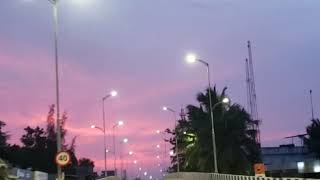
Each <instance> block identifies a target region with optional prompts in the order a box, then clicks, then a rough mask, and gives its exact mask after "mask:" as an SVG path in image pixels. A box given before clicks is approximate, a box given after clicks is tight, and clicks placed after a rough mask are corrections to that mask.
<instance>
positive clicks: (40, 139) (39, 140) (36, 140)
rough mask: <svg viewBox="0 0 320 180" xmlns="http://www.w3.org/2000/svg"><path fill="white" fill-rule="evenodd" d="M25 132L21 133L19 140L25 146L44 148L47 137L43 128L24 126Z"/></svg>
mask: <svg viewBox="0 0 320 180" xmlns="http://www.w3.org/2000/svg"><path fill="white" fill-rule="evenodd" d="M24 130H25V131H26V134H24V135H22V137H21V139H20V140H21V142H22V144H23V145H24V147H25V148H34V149H44V148H46V141H47V137H46V136H45V135H46V134H45V131H44V129H42V128H40V127H36V128H34V129H33V128H31V127H29V126H28V127H26V128H24Z"/></svg>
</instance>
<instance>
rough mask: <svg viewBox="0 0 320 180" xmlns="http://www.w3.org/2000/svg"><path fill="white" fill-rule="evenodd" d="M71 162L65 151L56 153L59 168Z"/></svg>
mask: <svg viewBox="0 0 320 180" xmlns="http://www.w3.org/2000/svg"><path fill="white" fill-rule="evenodd" d="M70 162H71V157H70V154H69V153H68V152H66V151H61V152H58V153H57V155H56V163H57V164H58V165H59V166H66V165H68V164H69V163H70Z"/></svg>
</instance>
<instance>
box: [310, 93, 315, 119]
mask: <svg viewBox="0 0 320 180" xmlns="http://www.w3.org/2000/svg"><path fill="white" fill-rule="evenodd" d="M310 105H311V118H312V119H314V113H313V98H312V90H311V89H310Z"/></svg>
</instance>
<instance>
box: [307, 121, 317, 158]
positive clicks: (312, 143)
mask: <svg viewBox="0 0 320 180" xmlns="http://www.w3.org/2000/svg"><path fill="white" fill-rule="evenodd" d="M306 129H307V134H308V137H307V138H305V139H304V143H305V145H306V146H307V147H308V149H309V150H310V151H311V152H314V153H315V154H316V155H317V156H318V158H320V121H319V119H312V120H311V124H310V125H309V126H308V127H307V128H306Z"/></svg>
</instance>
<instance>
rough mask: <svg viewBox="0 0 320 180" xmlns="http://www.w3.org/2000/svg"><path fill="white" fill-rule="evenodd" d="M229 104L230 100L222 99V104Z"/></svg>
mask: <svg viewBox="0 0 320 180" xmlns="http://www.w3.org/2000/svg"><path fill="white" fill-rule="evenodd" d="M229 102H230V99H229V98H227V97H225V98H223V99H222V103H224V104H228V103H229Z"/></svg>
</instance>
